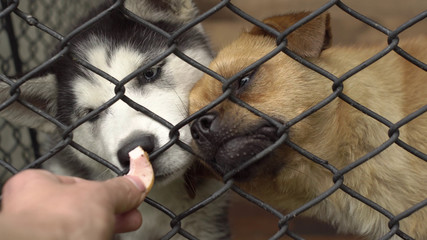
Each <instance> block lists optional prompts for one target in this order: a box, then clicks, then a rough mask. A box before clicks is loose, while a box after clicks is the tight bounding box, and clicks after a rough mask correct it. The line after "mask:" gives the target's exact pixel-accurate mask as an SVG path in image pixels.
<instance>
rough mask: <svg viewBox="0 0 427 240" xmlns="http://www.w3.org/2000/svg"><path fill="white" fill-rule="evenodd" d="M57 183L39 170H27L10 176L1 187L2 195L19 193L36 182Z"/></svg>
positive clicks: (44, 171)
mask: <svg viewBox="0 0 427 240" xmlns="http://www.w3.org/2000/svg"><path fill="white" fill-rule="evenodd" d="M40 181H41V182H57V179H56V178H55V176H54V175H53V174H52V173H50V172H48V171H46V170H40V169H28V170H24V171H22V172H19V173H18V174H16V175H14V176H12V177H11V178H10V179H9V180H8V181H7V182H6V183H5V184H4V186H3V190H2V194H3V196H4V195H8V194H10V193H12V192H15V191H21V190H22V189H24V188H25V187H26V186H28V185H32V184H38V182H40Z"/></svg>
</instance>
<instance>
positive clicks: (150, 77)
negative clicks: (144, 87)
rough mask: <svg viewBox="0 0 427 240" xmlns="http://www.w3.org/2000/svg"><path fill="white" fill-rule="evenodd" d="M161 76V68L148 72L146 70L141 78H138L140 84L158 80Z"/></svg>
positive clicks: (151, 69)
mask: <svg viewBox="0 0 427 240" xmlns="http://www.w3.org/2000/svg"><path fill="white" fill-rule="evenodd" d="M159 74H160V67H152V68H150V69H148V70H145V71H144V72H143V73H142V74H141V75H140V76H138V81H139V82H140V83H147V82H152V81H154V80H156V78H157V77H158V76H159Z"/></svg>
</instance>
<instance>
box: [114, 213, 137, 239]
mask: <svg viewBox="0 0 427 240" xmlns="http://www.w3.org/2000/svg"><path fill="white" fill-rule="evenodd" d="M141 225H142V215H141V213H140V212H139V211H138V210H137V209H134V210H131V211H129V212H126V213H122V214H120V215H117V216H116V225H115V227H114V232H115V233H123V232H131V231H135V230H137V229H138V228H139V227H141Z"/></svg>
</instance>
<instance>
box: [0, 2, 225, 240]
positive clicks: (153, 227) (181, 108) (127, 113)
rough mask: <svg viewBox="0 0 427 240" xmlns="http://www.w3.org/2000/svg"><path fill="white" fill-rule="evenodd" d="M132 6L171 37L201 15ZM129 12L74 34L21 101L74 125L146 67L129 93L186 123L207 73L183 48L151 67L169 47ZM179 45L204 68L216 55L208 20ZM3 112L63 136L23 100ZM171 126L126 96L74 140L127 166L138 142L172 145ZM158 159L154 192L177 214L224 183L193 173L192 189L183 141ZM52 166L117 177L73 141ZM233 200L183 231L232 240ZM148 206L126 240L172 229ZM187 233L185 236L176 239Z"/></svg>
mask: <svg viewBox="0 0 427 240" xmlns="http://www.w3.org/2000/svg"><path fill="white" fill-rule="evenodd" d="M111 2H112V1H111ZM110 6H111V4H109V3H108V2H106V3H103V4H101V6H100V7H99V8H98V9H97V10H94V11H93V12H92V13H91V14H90V15H89V16H88V17H87V18H86V19H84V20H88V19H91V18H92V17H94V16H96V15H97V14H99V13H100V12H101V11H102V10H105V9H107V8H108V7H110ZM124 8H125V9H127V10H129V11H131V12H132V13H134V14H136V15H137V16H139V17H141V18H143V19H146V20H147V21H150V22H151V23H152V24H154V25H155V26H157V27H159V28H161V29H163V30H164V31H165V32H168V33H173V32H174V31H176V30H177V29H179V28H180V27H182V26H183V25H184V24H186V23H187V22H188V21H189V20H191V19H193V18H194V17H195V15H196V13H197V10H196V8H195V6H194V4H193V2H192V1H191V0H169V1H166V0H163V1H154V0H145V1H143V0H140V1H136V0H126V1H125V2H124ZM122 10H123V8H118V9H114V10H111V11H110V12H109V13H108V14H107V15H105V16H104V17H103V18H102V19H101V20H100V21H98V22H96V23H95V24H94V25H92V26H91V27H89V28H88V29H86V30H85V31H84V32H81V33H79V34H78V35H76V36H75V37H73V38H72V39H71V40H70V41H69V44H68V45H67V48H68V52H67V53H66V54H64V55H60V56H59V58H58V59H57V61H55V62H53V63H52V64H51V65H50V66H49V67H47V68H46V69H44V70H43V72H41V73H37V74H35V75H33V76H31V79H29V80H28V81H26V82H25V83H24V84H22V85H21V86H20V88H19V90H20V95H19V99H21V100H24V101H27V102H29V103H31V104H32V105H34V106H36V107H38V108H40V109H41V110H43V111H44V112H45V113H48V114H50V115H51V116H55V117H56V119H57V120H59V121H60V122H61V123H63V124H66V125H71V124H74V123H76V121H77V120H78V119H81V118H82V117H85V116H86V115H87V114H90V113H92V114H93V111H97V110H100V107H102V105H103V104H105V103H106V102H111V101H112V99H113V98H114V97H115V96H116V93H115V88H116V84H114V82H115V80H117V81H121V80H122V79H124V78H126V77H127V76H128V75H129V74H131V73H133V72H134V71H137V70H138V69H139V71H140V73H139V74H137V75H136V77H134V78H133V79H131V80H130V81H129V82H128V83H126V84H125V85H124V89H125V93H124V95H125V97H127V98H129V99H132V101H134V102H135V103H137V104H139V105H141V106H143V107H144V108H146V109H148V110H149V111H151V112H153V113H155V114H156V115H158V116H161V117H162V118H163V119H164V120H165V121H166V122H169V123H171V124H177V123H179V122H180V121H181V120H183V119H184V118H185V117H186V116H187V114H188V110H187V108H188V94H189V91H190V89H191V88H192V86H193V85H194V83H195V82H196V81H197V80H198V79H199V78H200V77H201V76H202V73H201V72H200V71H199V70H197V69H196V68H194V67H192V66H191V65H189V64H188V63H186V62H185V61H183V60H181V59H180V58H178V57H177V56H176V55H174V54H169V55H168V56H167V57H166V58H164V59H163V60H160V61H158V62H155V64H154V65H153V66H151V67H145V69H144V66H145V65H146V64H150V62H152V61H153V59H156V58H158V57H159V55H160V54H162V53H164V52H165V51H166V50H167V49H168V48H169V44H168V39H167V38H165V37H164V36H163V35H161V34H160V33H157V32H155V31H153V30H152V29H150V28H149V27H147V26H144V25H142V24H139V23H137V22H136V21H134V20H132V19H131V18H130V17H127V16H126V15H125V14H123V11H122ZM173 44H175V45H176V46H177V49H178V50H179V51H181V52H183V53H184V54H186V55H187V56H189V57H191V58H192V59H194V60H195V61H197V62H199V63H201V64H203V65H208V64H209V62H210V61H211V58H212V54H211V51H210V48H209V46H208V44H207V40H206V37H205V35H204V33H203V29H202V28H201V26H199V25H197V26H196V27H193V28H191V29H189V30H187V31H186V32H184V33H182V34H181V35H179V36H178V37H177V38H176V39H175V41H174V43H173ZM77 62H80V63H81V62H85V63H88V64H90V65H92V66H93V67H96V68H98V69H100V70H101V71H103V72H104V73H106V74H108V75H109V76H111V77H112V78H111V79H113V80H111V79H110V81H109V80H106V79H105V78H103V77H101V76H100V75H98V74H97V73H95V72H93V71H91V70H88V68H86V67H83V66H82V65H81V64H80V63H77ZM114 79H115V80H114ZM9 91H10V86H9V85H8V84H6V83H4V82H2V83H1V87H0V96H1V97H0V101H1V102H5V101H6V100H7V99H8V98H10V94H9ZM1 114H2V116H3V117H4V118H6V119H8V120H10V121H13V122H15V123H19V124H22V125H24V126H28V127H32V128H36V129H38V130H40V131H44V132H47V133H51V134H53V135H56V136H57V137H58V138H61V134H62V133H61V131H58V127H56V126H55V125H54V124H52V123H51V122H49V121H47V120H46V119H44V118H43V117H41V116H40V115H38V114H35V113H34V112H33V111H31V110H29V109H27V108H26V107H24V106H22V105H21V104H19V103H17V102H15V103H13V104H11V105H10V106H8V107H7V108H6V109H4V110H3V111H1ZM165 125H167V124H164V123H160V122H158V121H156V120H153V119H152V118H150V117H149V116H147V115H146V114H144V113H142V112H140V111H138V110H136V109H135V108H134V106H132V107H131V106H129V105H128V104H127V103H125V102H124V101H123V100H122V99H119V100H117V101H116V102H114V103H113V104H112V105H111V106H109V107H108V108H106V109H104V110H103V111H101V112H99V113H98V114H96V115H95V114H94V116H93V117H92V118H90V119H89V121H87V122H84V123H83V124H81V125H79V126H78V127H77V128H75V129H74V130H73V131H72V134H73V141H74V142H75V143H77V144H79V145H81V146H83V147H84V148H85V149H87V150H89V151H90V152H93V153H95V154H96V155H98V156H100V157H102V158H104V159H106V160H108V161H109V162H110V163H112V164H114V165H116V166H118V167H119V168H120V169H126V168H127V167H128V164H129V159H128V152H129V151H130V150H131V149H133V148H134V147H136V146H142V147H143V148H144V150H145V151H147V152H148V153H153V152H156V151H157V150H158V149H159V148H161V147H163V146H164V145H165V144H167V143H168V142H169V141H170V137H169V132H170V129H169V128H168V127H166V126H165ZM179 140H180V141H182V142H184V143H187V144H188V143H190V141H191V134H190V131H189V127H188V126H184V127H182V128H181V129H179ZM162 151H163V150H162ZM151 159H152V165H153V168H154V171H155V178H156V183H155V186H154V187H153V190H152V191H151V193H150V195H149V197H150V198H151V199H153V200H155V201H157V202H159V203H160V204H162V205H164V206H165V207H166V208H168V209H170V210H171V211H173V212H174V213H175V214H179V213H181V212H183V211H184V210H186V209H189V208H190V207H191V206H193V205H195V204H196V203H198V202H200V201H201V200H203V199H205V198H206V197H208V196H210V195H211V194H212V193H213V192H214V191H215V190H216V189H218V188H219V187H220V186H221V183H219V182H217V181H216V180H214V179H208V178H198V179H196V180H194V176H193V177H192V179H193V180H194V181H192V183H193V186H195V188H196V189H197V192H196V193H195V196H194V194H188V193H187V192H188V186H187V185H186V184H188V181H186V179H187V178H186V176H187V175H186V172H187V173H188V172H189V169H192V168H191V167H192V166H194V165H193V164H194V161H193V156H192V155H191V154H190V153H188V152H187V151H186V150H184V149H182V148H181V147H179V146H177V145H173V146H171V147H170V148H168V149H167V150H166V151H164V152H162V153H161V154H159V155H158V156H155V157H153V158H151ZM45 165H46V168H48V169H51V170H52V171H54V172H56V173H60V174H67V175H77V176H80V177H85V178H89V179H101V178H105V177H106V176H105V175H107V177H112V176H114V175H113V174H112V172H111V171H109V170H105V169H106V168H105V167H103V166H102V165H100V164H99V163H97V162H96V161H94V160H93V159H90V158H89V157H88V156H87V155H85V154H83V153H82V152H80V151H77V150H76V149H75V148H73V147H69V146H68V147H66V148H65V149H64V150H62V151H61V152H59V153H58V154H56V155H55V156H54V159H49V160H48V161H46V164H45ZM106 172H107V173H106ZM191 172H193V171H191ZM190 193H191V192H190ZM193 193H194V192H193ZM226 201H227V199H226V197H224V198H220V199H217V200H216V201H214V202H213V203H212V204H210V205H208V206H206V207H204V208H203V209H201V210H199V211H196V212H195V213H193V214H191V215H190V216H188V217H186V218H185V219H183V220H182V221H181V227H182V228H183V229H184V230H186V231H187V232H189V233H190V234H192V235H193V236H195V237H197V238H200V239H227V238H228V236H229V233H228V226H227V219H226V214H225V211H226V205H227V204H226ZM140 210H141V211H142V213H143V217H144V223H143V225H142V227H141V228H140V229H139V230H137V231H135V232H132V233H127V234H123V235H121V236H120V237H121V239H159V238H161V237H162V236H164V235H165V234H166V233H168V232H169V231H170V230H171V227H170V221H171V219H170V217H168V216H167V215H166V214H165V213H163V212H161V211H159V210H157V209H155V208H154V207H152V206H149V205H148V204H146V203H145V204H142V205H141V207H140ZM179 238H180V235H179V234H178V235H176V236H175V237H174V238H173V239H179Z"/></svg>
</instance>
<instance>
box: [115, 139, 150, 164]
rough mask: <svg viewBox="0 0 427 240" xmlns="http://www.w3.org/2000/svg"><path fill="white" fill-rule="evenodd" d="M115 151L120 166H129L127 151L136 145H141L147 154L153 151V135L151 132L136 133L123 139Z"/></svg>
mask: <svg viewBox="0 0 427 240" xmlns="http://www.w3.org/2000/svg"><path fill="white" fill-rule="evenodd" d="M121 146H122V147H121V148H120V149H119V151H117V158H118V159H119V162H120V164H121V165H122V167H125V168H126V167H129V152H130V151H132V150H133V149H135V148H136V147H138V146H141V147H142V148H143V149H144V151H146V152H147V153H148V154H150V153H151V152H153V150H154V147H155V137H154V135H152V134H138V135H136V136H133V137H130V138H128V139H125V140H124V141H123V143H122V144H121Z"/></svg>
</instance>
